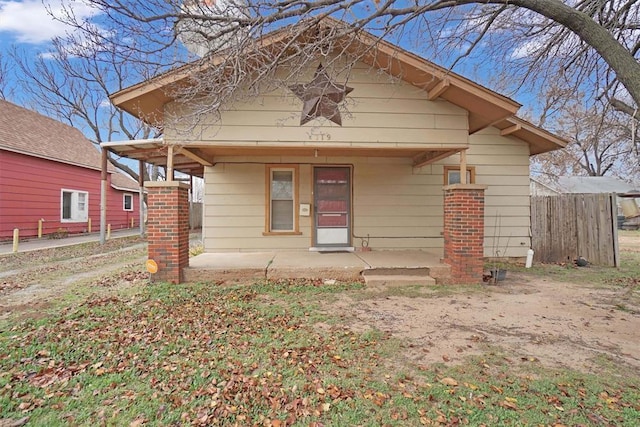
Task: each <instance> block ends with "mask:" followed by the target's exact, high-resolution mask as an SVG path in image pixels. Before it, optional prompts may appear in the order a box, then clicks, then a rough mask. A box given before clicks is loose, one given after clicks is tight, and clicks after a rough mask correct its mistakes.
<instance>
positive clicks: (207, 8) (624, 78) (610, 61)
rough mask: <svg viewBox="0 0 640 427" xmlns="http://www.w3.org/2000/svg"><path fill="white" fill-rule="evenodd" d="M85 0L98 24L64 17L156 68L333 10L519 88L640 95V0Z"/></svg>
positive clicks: (232, 60) (355, 24)
mask: <svg viewBox="0 0 640 427" xmlns="http://www.w3.org/2000/svg"><path fill="white" fill-rule="evenodd" d="M87 1H88V2H89V3H91V4H92V5H93V6H94V7H95V8H96V10H97V11H98V12H103V13H102V14H100V15H99V16H100V20H99V25H97V24H96V23H91V22H87V21H81V20H78V19H75V17H74V15H73V11H72V9H68V10H67V16H65V17H64V18H62V19H63V20H64V21H65V22H67V23H69V24H71V25H73V26H74V27H76V28H77V29H80V30H82V32H83V34H84V36H83V37H84V38H85V39H90V40H92V41H93V42H94V43H98V44H104V43H106V44H112V43H115V44H117V45H119V49H117V50H116V51H117V52H118V54H120V55H121V58H120V59H121V60H123V61H124V60H127V61H134V60H135V61H139V62H140V63H141V64H147V65H151V66H153V67H157V68H156V69H157V70H158V71H160V70H163V69H167V67H173V66H175V65H179V64H181V63H183V62H184V61H186V60H187V59H188V56H187V55H185V54H184V53H180V50H179V48H177V47H179V45H180V43H179V40H180V39H182V40H185V38H186V39H191V40H195V41H198V42H199V43H201V44H204V45H208V43H211V45H210V46H212V47H213V48H214V49H224V48H226V47H229V46H231V45H232V44H231V43H230V42H229V41H230V40H231V41H234V43H235V44H234V45H235V46H240V47H242V46H245V47H246V44H247V42H246V40H247V39H254V40H255V39H256V38H258V37H259V36H260V35H262V34H264V33H265V32H268V31H271V30H273V29H275V28H278V27H282V26H283V25H285V24H289V23H291V22H297V23H298V26H297V27H299V26H301V25H305V26H313V25H315V24H316V23H317V22H318V21H319V20H320V19H322V18H323V17H325V16H334V17H337V18H340V19H343V20H344V21H346V22H348V23H349V27H348V29H349V31H352V32H353V33H354V34H355V33H357V32H358V30H359V29H362V28H366V29H367V30H369V31H371V32H373V33H374V34H377V35H379V36H380V37H383V36H387V37H398V38H401V39H403V40H412V42H413V43H416V47H417V49H419V50H421V51H424V52H427V53H429V54H430V55H431V56H433V55H438V57H439V58H440V59H441V60H442V61H443V62H445V65H446V66H448V67H451V68H455V67H459V66H461V64H463V63H464V58H466V57H471V56H474V55H478V56H484V57H486V56H487V55H491V57H492V63H494V64H496V65H500V66H501V69H503V70H505V69H509V70H510V72H509V74H510V75H511V76H515V75H518V76H520V78H519V79H512V80H514V81H515V83H516V84H515V85H514V88H512V90H517V88H518V87H519V86H520V85H522V84H533V85H537V86H538V87H541V86H540V85H543V84H546V82H548V81H550V79H553V80H554V81H565V82H566V83H567V85H570V86H571V87H574V88H581V89H582V90H589V91H590V92H591V95H592V98H596V97H600V98H602V99H607V100H610V102H611V103H612V105H614V106H615V107H616V108H618V109H620V110H621V111H625V112H626V113H627V114H637V109H636V107H635V106H637V105H639V104H640V64H639V63H638V60H637V56H638V50H639V49H640V42H639V41H638V40H640V38H639V37H638V34H639V31H640V14H639V11H640V6H639V3H638V2H637V1H636V0H622V1H620V0H589V1H583V0H578V1H576V2H572V3H571V4H567V3H564V2H561V1H559V0H483V1H480V0H432V1H426V2H399V1H394V0H386V1H384V0H374V1H373V2H372V1H365V0H308V1H298V0H281V1H275V2H273V1H263V0H248V1H247V2H244V1H241V0H226V1H224V0H218V1H217V2H215V1H204V0H203V1H194V0H191V1H179V0H149V1H145V2H138V1H130V0H114V1H111V0H109V1H106V0H87ZM216 3H217V4H216ZM185 22H187V24H185ZM292 31H298V30H292ZM76 37H77V36H76ZM239 40H245V41H244V42H239ZM75 41H76V42H78V41H79V40H78V39H77V38H76V40H75ZM219 41H223V43H220V42H219ZM225 42H226V43H225ZM325 42H326V39H318V40H317V43H325ZM242 52H243V51H242V50H240V49H229V50H227V51H226V55H227V56H226V60H227V65H228V66H229V67H236V66H237V65H238V64H240V63H242V62H245V63H246V62H247V57H246V56H243V54H242ZM289 54H290V53H289ZM278 56H279V55H275V56H274V58H273V59H274V60H272V61H265V62H266V63H267V64H269V65H270V66H271V65H272V64H274V63H275V61H277V60H281V59H282V55H280V57H279V58H278ZM254 65H255V64H254ZM254 71H255V70H254ZM267 74H268V73H266V72H258V73H257V75H260V76H261V75H267Z"/></svg>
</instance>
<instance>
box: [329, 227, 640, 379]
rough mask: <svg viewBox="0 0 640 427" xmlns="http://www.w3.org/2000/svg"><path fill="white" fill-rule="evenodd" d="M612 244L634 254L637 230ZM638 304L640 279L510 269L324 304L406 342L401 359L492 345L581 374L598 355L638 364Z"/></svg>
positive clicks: (638, 248)
mask: <svg viewBox="0 0 640 427" xmlns="http://www.w3.org/2000/svg"><path fill="white" fill-rule="evenodd" d="M619 241H620V248H621V250H622V251H624V252H627V253H629V252H634V253H637V252H640V233H623V235H621V236H620V239H619ZM639 302H640V277H638V278H637V281H636V280H633V281H632V283H630V284H629V285H627V286H608V285H606V284H602V283H600V284H594V285H587V284H584V283H571V282H565V281H557V280H553V279H550V278H548V277H545V276H536V275H533V274H529V273H516V274H510V275H509V276H508V278H507V280H506V281H505V282H500V283H499V284H498V285H497V286H496V285H492V286H482V287H481V288H480V289H478V287H463V288H455V287H452V288H449V289H444V290H443V289H439V290H424V289H420V288H414V289H406V288H405V289H395V290H394V289H381V288H378V289H370V290H368V292H363V293H351V294H346V295H343V296H341V297H340V298H339V300H338V302H337V303H336V304H332V305H331V307H330V308H328V309H330V310H331V311H333V312H337V313H340V314H341V315H342V316H344V318H345V320H346V322H348V323H349V324H350V325H351V327H352V328H354V329H355V330H359V331H362V330H367V329H371V328H377V329H380V330H383V331H386V332H389V333H391V334H392V335H394V336H396V337H399V338H402V339H407V343H408V344H407V351H406V355H407V357H409V358H410V359H411V360H413V361H415V362H418V363H423V364H425V365H426V364H429V363H433V362H441V363H442V362H445V363H446V362H449V363H457V362H461V361H462V359H463V358H464V357H466V356H469V355H472V354H481V353H482V352H484V351H485V350H486V349H487V348H488V346H497V347H501V348H502V349H504V350H505V351H506V353H507V354H510V355H511V356H512V357H513V358H514V359H522V360H532V361H534V360H535V361H540V362H541V363H543V364H544V365H546V366H550V367H568V368H573V369H577V370H581V371H586V372H588V371H590V370H592V369H595V367H596V366H597V365H598V364H599V363H601V362H602V360H603V358H602V357H599V356H605V358H606V359H608V360H609V361H612V362H614V363H624V364H626V365H629V366H632V367H635V368H640V304H639Z"/></svg>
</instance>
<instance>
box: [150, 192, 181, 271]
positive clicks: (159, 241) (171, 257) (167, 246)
mask: <svg viewBox="0 0 640 427" xmlns="http://www.w3.org/2000/svg"><path fill="white" fill-rule="evenodd" d="M144 187H145V188H146V189H147V240H148V242H149V259H152V260H154V261H155V262H156V263H157V264H158V272H157V273H155V274H152V275H151V278H152V280H153V281H163V282H171V283H180V282H181V281H182V270H183V269H184V268H185V267H188V266H189V185H187V184H185V183H183V182H178V181H151V182H149V181H148V182H145V183H144Z"/></svg>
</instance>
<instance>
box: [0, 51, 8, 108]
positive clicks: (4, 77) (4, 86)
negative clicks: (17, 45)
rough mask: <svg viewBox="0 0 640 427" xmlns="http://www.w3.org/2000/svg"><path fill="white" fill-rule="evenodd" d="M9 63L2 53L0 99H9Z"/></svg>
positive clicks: (0, 54)
mask: <svg viewBox="0 0 640 427" xmlns="http://www.w3.org/2000/svg"><path fill="white" fill-rule="evenodd" d="M8 76H9V63H8V62H7V59H6V57H4V56H3V55H2V52H0V99H8V98H9V78H8Z"/></svg>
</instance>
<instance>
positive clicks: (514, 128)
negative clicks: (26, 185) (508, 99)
mask: <svg viewBox="0 0 640 427" xmlns="http://www.w3.org/2000/svg"><path fill="white" fill-rule="evenodd" d="M520 129H522V126H521V125H519V124H515V125H513V126H509V127H508V128H504V129H502V130H501V131H500V135H502V136H507V135H511V134H512V133H514V132H518V131H519V130H520Z"/></svg>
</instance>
